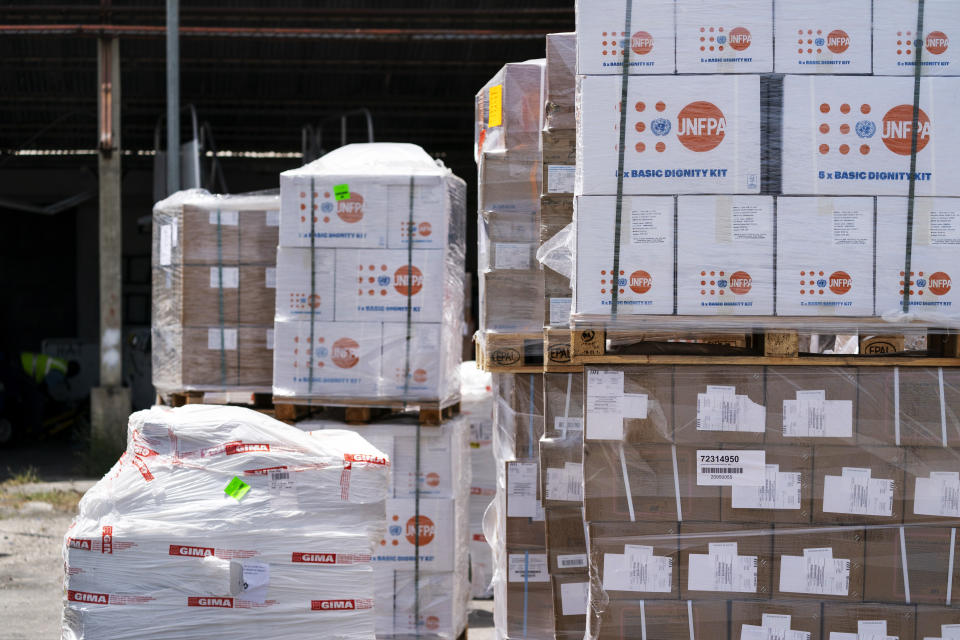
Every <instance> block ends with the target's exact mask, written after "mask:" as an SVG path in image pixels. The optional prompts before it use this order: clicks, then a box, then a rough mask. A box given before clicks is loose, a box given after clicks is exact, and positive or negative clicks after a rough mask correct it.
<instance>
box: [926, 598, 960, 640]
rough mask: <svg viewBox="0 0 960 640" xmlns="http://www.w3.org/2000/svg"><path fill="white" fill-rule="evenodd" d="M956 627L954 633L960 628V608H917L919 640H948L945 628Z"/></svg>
mask: <svg viewBox="0 0 960 640" xmlns="http://www.w3.org/2000/svg"><path fill="white" fill-rule="evenodd" d="M950 625H954V627H953V629H952V630H953V632H954V633H956V631H957V629H958V628H960V608H955V607H931V606H929V605H919V606H918V607H917V638H920V640H926V639H927V638H948V637H949V636H948V635H947V630H945V629H944V628H943V627H944V626H950Z"/></svg>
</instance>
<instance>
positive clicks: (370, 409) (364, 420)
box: [273, 397, 460, 427]
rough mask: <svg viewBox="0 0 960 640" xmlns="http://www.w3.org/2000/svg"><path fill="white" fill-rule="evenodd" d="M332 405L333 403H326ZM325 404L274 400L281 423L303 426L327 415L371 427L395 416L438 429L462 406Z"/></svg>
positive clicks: (357, 401)
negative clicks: (318, 416) (407, 416)
mask: <svg viewBox="0 0 960 640" xmlns="http://www.w3.org/2000/svg"><path fill="white" fill-rule="evenodd" d="M324 400H326V401H327V402H329V399H324ZM324 400H321V399H317V400H315V401H313V402H311V401H309V400H306V399H301V398H297V399H293V398H278V397H275V398H274V399H273V408H274V413H275V415H276V418H277V420H282V421H284V422H291V423H294V422H300V421H301V420H306V419H307V418H310V417H314V416H317V415H319V414H323V415H324V416H325V417H329V418H330V419H332V420H339V421H341V422H346V423H347V424H370V423H371V422H376V421H377V420H381V419H383V418H387V417H389V416H394V415H415V416H416V418H417V421H418V422H419V424H420V425H421V426H424V427H438V426H440V425H442V424H443V423H444V422H446V421H447V420H451V419H453V418H455V417H456V416H458V415H460V402H459V401H457V402H454V403H451V404H446V405H441V404H440V403H438V402H419V403H416V404H411V405H404V404H403V403H384V402H383V401H376V400H361V399H349V400H344V401H343V404H344V405H345V406H340V405H336V406H335V405H331V404H325V403H324Z"/></svg>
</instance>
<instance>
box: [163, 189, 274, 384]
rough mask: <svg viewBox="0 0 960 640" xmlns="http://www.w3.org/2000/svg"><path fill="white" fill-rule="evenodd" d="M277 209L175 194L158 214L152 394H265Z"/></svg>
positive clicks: (261, 202)
mask: <svg viewBox="0 0 960 640" xmlns="http://www.w3.org/2000/svg"><path fill="white" fill-rule="evenodd" d="M279 207H280V199H279V198H278V197H277V196H276V195H268V194H248V195H236V196H225V195H214V194H211V193H209V192H207V191H204V190H203V189H190V190H187V191H180V192H177V193H175V194H173V195H171V196H170V197H168V198H167V199H165V200H161V201H160V202H158V203H157V204H156V205H154V209H153V249H152V261H151V266H152V269H151V271H152V282H153V286H152V300H153V332H152V335H153V341H152V346H153V385H154V386H155V387H156V388H157V391H158V392H159V393H160V394H161V395H167V394H169V393H173V392H181V391H189V390H195V391H229V390H241V389H242V390H250V391H260V392H265V393H269V391H270V385H271V383H272V382H271V371H272V369H273V309H274V306H275V304H276V302H275V298H276V286H277V278H276V262H277V238H278V224H279Z"/></svg>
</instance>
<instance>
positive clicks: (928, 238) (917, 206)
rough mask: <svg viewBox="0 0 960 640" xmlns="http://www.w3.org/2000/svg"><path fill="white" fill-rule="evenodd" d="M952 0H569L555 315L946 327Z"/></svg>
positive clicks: (952, 206) (952, 313) (646, 323)
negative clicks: (568, 283)
mask: <svg viewBox="0 0 960 640" xmlns="http://www.w3.org/2000/svg"><path fill="white" fill-rule="evenodd" d="M918 7H923V8H924V14H923V20H924V27H923V30H922V31H923V34H922V35H921V37H918V36H917V33H916V29H917V20H918ZM955 9H956V7H955V4H954V3H952V2H949V0H928V1H927V2H925V3H919V4H918V3H917V2H915V1H912V0H873V2H871V0H847V1H844V2H840V3H833V4H831V5H830V7H829V10H820V7H819V5H816V4H814V5H809V4H804V3H796V2H791V1H790V0H729V1H724V2H715V3H707V2H703V1H702V0H675V1H673V0H629V1H625V0H603V1H601V2H592V1H591V2H586V1H584V2H580V3H578V14H577V29H578V31H577V38H578V47H577V68H578V74H579V75H578V80H577V82H578V88H577V100H578V103H577V157H578V159H579V160H580V162H579V163H578V165H577V174H576V201H575V231H576V233H575V234H574V237H575V239H574V240H573V241H572V244H573V246H572V249H573V251H574V252H575V254H576V259H575V271H576V277H575V279H574V302H573V314H572V317H573V319H574V320H575V321H576V322H577V323H578V324H583V325H589V323H590V322H591V321H594V322H597V321H601V320H604V319H609V318H610V317H611V316H612V315H615V316H617V319H618V322H619V323H620V325H621V326H624V327H625V328H637V327H641V326H642V327H643V328H644V329H648V328H654V327H653V324H655V323H656V322H658V321H657V320H655V319H650V318H647V320H644V319H643V317H644V316H650V315H656V316H671V318H667V319H663V320H660V321H659V322H660V327H661V328H663V327H664V326H665V325H666V324H670V325H671V326H673V327H677V326H678V320H679V319H684V320H685V321H686V326H688V327H692V328H696V329H700V328H702V327H704V326H705V325H709V326H713V327H726V328H730V327H736V326H737V325H738V319H737V318H736V317H733V318H731V317H732V316H741V317H743V316H749V317H752V319H753V323H754V326H764V323H765V322H767V323H769V320H764V319H765V318H767V319H769V318H770V317H771V316H779V317H792V318H794V319H795V320H794V321H795V323H796V324H797V325H799V326H801V327H802V325H803V322H804V320H803V319H802V318H810V317H815V318H816V319H817V320H816V321H817V322H820V323H821V324H829V323H826V322H825V320H831V319H832V325H831V326H833V327H843V328H850V329H856V328H857V327H858V325H857V322H856V321H855V320H851V319H850V318H853V317H857V318H881V317H884V318H891V317H892V318H896V319H901V318H900V315H902V312H903V310H904V309H906V310H909V312H910V313H912V314H913V315H914V316H920V317H922V318H924V319H926V320H927V321H928V322H930V323H938V324H937V326H945V325H946V326H956V325H957V324H958V320H960V308H958V302H960V298H958V296H960V289H958V288H956V287H954V286H953V283H952V276H953V273H952V272H955V271H956V269H957V267H956V251H957V247H958V246H960V223H958V221H960V199H957V198H956V196H960V188H958V186H957V185H958V183H957V182H956V181H954V180H951V176H952V175H953V173H955V162H954V161H953V160H952V159H951V158H950V157H949V154H950V151H949V149H952V148H954V147H956V146H957V145H958V143H960V132H958V131H957V129H956V127H953V126H952V124H950V123H952V122H953V121H954V120H955V119H956V116H957V114H958V109H960V107H958V106H957V105H958V102H957V98H958V97H960V78H958V77H955V76H956V75H957V66H956V63H955V61H954V56H955V55H956V54H955V53H954V52H952V50H951V49H950V48H949V47H948V46H947V43H948V40H949V39H948V37H947V35H946V34H948V33H950V32H951V31H952V30H956V29H960V18H958V16H957V12H956V10H955ZM871 16H873V18H872V19H871ZM625 20H626V23H625ZM911 34H912V35H911ZM625 57H628V58H629V66H628V67H627V68H626V69H625V68H624V59H625ZM917 60H920V61H921V62H920V63H921V65H922V67H921V71H922V75H923V77H922V79H921V78H919V77H918V78H916V79H915V78H913V77H906V76H912V75H913V69H914V68H915V66H914V65H915V62H916V61H917ZM915 99H916V101H917V107H918V110H917V114H916V116H914V100H915ZM915 117H916V123H914V118H915ZM914 127H915V129H914ZM914 130H915V131H916V132H917V135H916V136H913V135H911V131H914ZM914 138H916V141H917V143H916V145H911V141H912V140H913V139H914ZM912 147H915V149H914V148H912ZM912 151H914V154H912V153H911V152H912ZM912 161H913V163H912ZM911 177H912V179H911ZM908 195H909V196H910V197H909V198H908V197H907V196H908ZM620 196H622V197H620ZM914 196H917V197H914ZM911 219H912V227H911V226H910V220H911ZM908 227H910V229H909V230H908ZM909 234H912V240H911V244H910V247H909V249H910V251H906V249H907V248H908V247H907V240H906V238H907V237H908V235H909ZM907 254H910V255H911V256H912V260H911V261H910V266H909V267H907V260H906V255H907ZM905 269H907V270H910V271H911V272H912V276H911V277H910V278H904V277H903V272H904V271H905ZM613 270H616V271H617V273H614V272H613ZM904 282H906V283H907V284H904ZM904 290H906V295H907V296H909V301H907V303H906V304H905V301H904V297H905V293H904ZM704 316H706V317H709V320H707V319H705V318H704ZM631 320H632V322H631ZM740 326H742V325H740Z"/></svg>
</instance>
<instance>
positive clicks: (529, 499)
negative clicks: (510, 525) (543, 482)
mask: <svg viewBox="0 0 960 640" xmlns="http://www.w3.org/2000/svg"><path fill="white" fill-rule="evenodd" d="M507 517H508V518H536V517H537V463H536V462H511V463H509V467H508V473H507Z"/></svg>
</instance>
